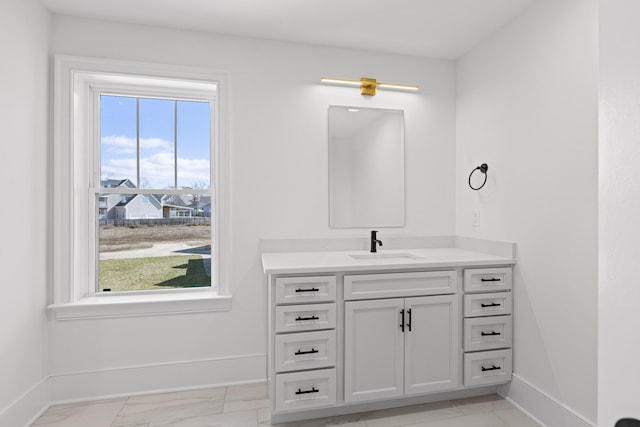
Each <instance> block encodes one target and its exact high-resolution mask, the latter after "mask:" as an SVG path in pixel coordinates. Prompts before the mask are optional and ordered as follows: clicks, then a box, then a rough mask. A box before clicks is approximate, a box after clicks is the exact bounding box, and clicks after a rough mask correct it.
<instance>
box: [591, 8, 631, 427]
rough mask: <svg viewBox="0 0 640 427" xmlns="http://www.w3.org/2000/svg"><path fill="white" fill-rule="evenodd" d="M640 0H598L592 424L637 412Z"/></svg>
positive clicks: (608, 424)
mask: <svg viewBox="0 0 640 427" xmlns="http://www.w3.org/2000/svg"><path fill="white" fill-rule="evenodd" d="M638 16H640V3H638V2H637V1H634V0H607V1H602V0H601V1H600V121H599V123H600V144H599V145H600V147H599V148H600V149H599V158H600V193H599V196H600V209H599V215H600V217H599V226H600V234H599V238H600V248H599V251H600V263H599V269H600V271H599V297H598V304H599V307H598V308H599V311H598V314H599V330H598V337H599V341H598V350H599V351H598V358H599V360H598V381H599V384H598V424H599V425H601V426H603V427H604V426H612V425H614V423H615V422H616V421H617V420H618V419H620V418H624V417H634V418H638V419H640V392H639V391H638V384H640V363H639V360H640V339H638V337H639V332H638V331H639V330H640V318H639V317H638V301H640V286H639V284H638V252H639V248H638V242H639V241H640V227H638V212H640V197H639V195H638V194H639V190H640V167H639V165H640V151H639V148H640V54H639V53H638V43H637V42H638V38H639V37H640V28H639V27H638V22H637V21H638Z"/></svg>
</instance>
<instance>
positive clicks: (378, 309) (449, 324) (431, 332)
mask: <svg viewBox="0 0 640 427" xmlns="http://www.w3.org/2000/svg"><path fill="white" fill-rule="evenodd" d="M344 312H345V320H344V323H345V333H344V343H345V344H344V345H345V358H344V365H345V366H344V388H345V395H344V398H345V402H361V401H368V400H376V399H384V398H391V397H399V396H404V395H411V394H419V393H430V392H435V391H441V390H448V389H454V388H457V387H458V297H457V296H456V295H444V296H428V297H412V298H394V299H373V300H365V301H347V302H345V305H344Z"/></svg>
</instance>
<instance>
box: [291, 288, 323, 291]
mask: <svg viewBox="0 0 640 427" xmlns="http://www.w3.org/2000/svg"><path fill="white" fill-rule="evenodd" d="M319 290H320V289H317V288H311V289H300V288H298V289H296V292H318V291H319Z"/></svg>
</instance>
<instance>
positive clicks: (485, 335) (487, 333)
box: [481, 331, 502, 337]
mask: <svg viewBox="0 0 640 427" xmlns="http://www.w3.org/2000/svg"><path fill="white" fill-rule="evenodd" d="M481 335H482V336H483V337H492V336H495V335H502V334H501V333H500V332H496V331H491V332H482V333H481Z"/></svg>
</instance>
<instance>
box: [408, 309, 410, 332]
mask: <svg viewBox="0 0 640 427" xmlns="http://www.w3.org/2000/svg"><path fill="white" fill-rule="evenodd" d="M407 314H408V315H409V323H407V327H408V328H409V332H411V309H408V310H407Z"/></svg>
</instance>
